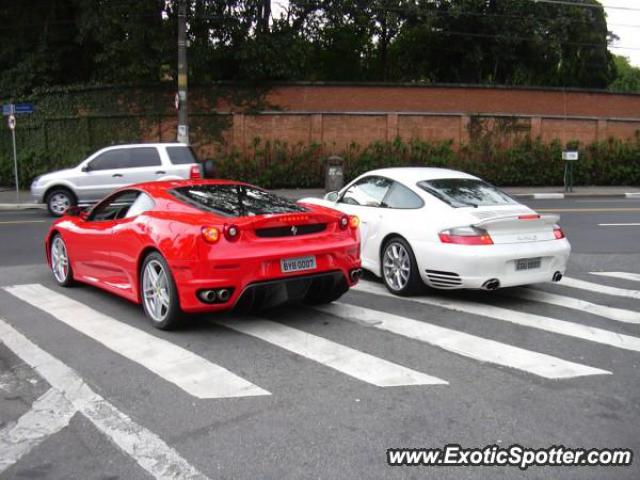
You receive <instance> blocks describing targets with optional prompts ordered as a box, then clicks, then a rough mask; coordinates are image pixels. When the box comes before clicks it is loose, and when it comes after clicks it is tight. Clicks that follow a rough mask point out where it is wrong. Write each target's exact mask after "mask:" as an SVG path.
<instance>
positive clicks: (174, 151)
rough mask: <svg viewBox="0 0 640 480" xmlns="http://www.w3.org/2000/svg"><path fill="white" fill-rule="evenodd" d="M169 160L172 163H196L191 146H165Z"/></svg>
mask: <svg viewBox="0 0 640 480" xmlns="http://www.w3.org/2000/svg"><path fill="white" fill-rule="evenodd" d="M167 154H168V155H169V160H171V163H173V164H174V165H186V164H188V163H198V160H197V159H196V156H195V154H194V153H193V150H191V147H167Z"/></svg>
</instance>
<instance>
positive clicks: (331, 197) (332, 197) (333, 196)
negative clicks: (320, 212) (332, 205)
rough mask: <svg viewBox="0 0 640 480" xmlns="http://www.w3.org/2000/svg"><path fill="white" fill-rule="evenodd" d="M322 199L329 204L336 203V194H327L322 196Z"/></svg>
mask: <svg viewBox="0 0 640 480" xmlns="http://www.w3.org/2000/svg"><path fill="white" fill-rule="evenodd" d="M324 199H325V200H327V201H329V202H337V201H338V192H329V193H327V194H326V195H325V196H324Z"/></svg>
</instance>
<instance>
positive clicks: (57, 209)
mask: <svg viewBox="0 0 640 480" xmlns="http://www.w3.org/2000/svg"><path fill="white" fill-rule="evenodd" d="M75 204H76V201H75V197H74V196H73V194H72V193H71V192H70V191H69V190H67V189H66V188H59V189H56V190H54V191H53V192H51V193H50V194H49V195H47V209H48V210H49V213H50V214H51V215H53V216H54V217H61V216H62V215H64V212H66V211H67V209H68V208H69V207H72V206H74V205H75Z"/></svg>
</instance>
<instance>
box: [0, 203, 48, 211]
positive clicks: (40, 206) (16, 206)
mask: <svg viewBox="0 0 640 480" xmlns="http://www.w3.org/2000/svg"><path fill="white" fill-rule="evenodd" d="M46 208H47V206H46V205H45V204H44V203H0V210H46Z"/></svg>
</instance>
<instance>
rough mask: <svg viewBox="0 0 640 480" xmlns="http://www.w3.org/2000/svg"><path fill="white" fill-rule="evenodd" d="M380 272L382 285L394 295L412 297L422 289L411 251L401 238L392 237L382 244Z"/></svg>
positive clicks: (409, 246) (414, 258)
mask: <svg viewBox="0 0 640 480" xmlns="http://www.w3.org/2000/svg"><path fill="white" fill-rule="evenodd" d="M380 270H381V273H382V280H383V282H384V285H385V286H386V287H387V290H389V291H390V292H391V293H393V294H394V295H400V296H407V295H413V294H415V293H419V292H420V291H421V290H422V289H424V282H423V281H422V278H420V272H419V270H418V264H417V262H416V257H415V255H414V254H413V249H412V248H411V245H409V243H408V242H407V241H406V240H405V239H404V238H402V237H393V238H391V239H389V240H388V241H387V242H386V243H385V244H384V247H383V249H382V254H381V255H380Z"/></svg>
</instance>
